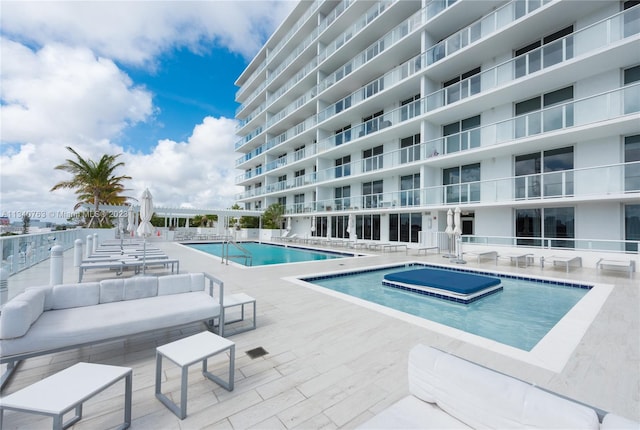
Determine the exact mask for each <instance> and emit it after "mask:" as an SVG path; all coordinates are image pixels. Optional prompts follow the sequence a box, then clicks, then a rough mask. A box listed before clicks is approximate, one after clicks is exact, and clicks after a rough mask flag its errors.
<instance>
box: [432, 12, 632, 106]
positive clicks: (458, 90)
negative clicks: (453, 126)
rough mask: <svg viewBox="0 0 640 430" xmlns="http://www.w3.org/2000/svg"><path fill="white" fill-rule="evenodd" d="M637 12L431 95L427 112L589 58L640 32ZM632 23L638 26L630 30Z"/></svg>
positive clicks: (600, 23) (559, 40) (572, 35)
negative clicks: (574, 60) (550, 68)
mask: <svg viewBox="0 0 640 430" xmlns="http://www.w3.org/2000/svg"><path fill="white" fill-rule="evenodd" d="M638 12H640V9H638V11H635V10H634V9H629V10H626V11H624V12H620V13H617V14H615V15H613V16H611V17H609V18H606V19H603V20H601V21H599V22H596V23H594V24H591V25H589V26H588V27H585V28H583V29H581V30H578V31H576V32H575V33H573V34H570V35H568V36H565V37H563V38H562V39H558V40H556V41H554V42H552V43H549V44H547V45H544V46H542V47H540V48H537V49H535V50H532V51H529V52H527V53H525V54H522V55H520V56H518V57H515V58H512V59H510V60H508V61H505V62H504V63H501V64H499V65H497V66H495V67H492V68H490V69H487V70H483V71H482V72H480V73H479V74H476V75H474V76H471V77H469V78H467V79H463V80H461V81H460V82H457V83H455V84H453V85H450V86H448V87H445V88H442V89H440V90H438V91H435V92H433V93H431V94H429V95H427V97H426V98H427V110H428V111H432V110H434V109H438V108H441V107H443V106H446V105H448V104H450V103H455V102H457V101H459V100H462V99H465V98H467V97H470V96H472V95H475V94H480V93H481V92H486V91H489V90H491V89H493V88H496V87H498V86H501V85H505V84H507V83H509V82H512V81H514V80H516V79H518V78H521V77H524V76H527V75H529V74H531V73H535V72H537V71H539V70H542V69H544V68H547V67H550V66H553V65H556V64H559V63H561V62H563V61H567V60H569V59H572V58H576V57H580V56H586V55H589V54H590V53H591V52H593V51H595V50H597V49H602V48H606V47H607V46H611V45H613V44H615V43H617V42H619V41H620V40H622V39H624V38H626V37H630V36H633V35H634V34H637V32H638V29H640V13H638ZM636 19H637V20H638V21H639V22H638V23H637V24H636V25H635V26H634V25H633V24H634V20H636ZM625 29H626V30H625ZM629 29H632V30H633V31H635V32H636V33H633V31H631V30H629Z"/></svg>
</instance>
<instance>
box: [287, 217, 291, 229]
mask: <svg viewBox="0 0 640 430" xmlns="http://www.w3.org/2000/svg"><path fill="white" fill-rule="evenodd" d="M286 230H287V231H291V217H287V228H286Z"/></svg>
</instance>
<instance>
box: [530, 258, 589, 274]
mask: <svg viewBox="0 0 640 430" xmlns="http://www.w3.org/2000/svg"><path fill="white" fill-rule="evenodd" d="M546 261H551V262H552V263H553V266H554V267H555V266H564V267H565V269H566V271H567V273H569V268H570V267H571V266H576V267H582V257H562V256H558V255H552V256H550V257H540V266H542V267H543V268H544V263H545V262H546Z"/></svg>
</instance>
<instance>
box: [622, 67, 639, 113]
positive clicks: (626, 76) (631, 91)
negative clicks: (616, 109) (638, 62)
mask: <svg viewBox="0 0 640 430" xmlns="http://www.w3.org/2000/svg"><path fill="white" fill-rule="evenodd" d="M622 75H623V82H624V85H625V86H626V85H631V84H634V83H638V82H640V66H635V67H630V68H628V69H625V70H624V71H623V74H622ZM639 111H640V85H634V86H631V87H629V88H625V89H624V113H626V114H628V113H634V112H639Z"/></svg>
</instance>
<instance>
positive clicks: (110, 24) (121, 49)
mask: <svg viewBox="0 0 640 430" xmlns="http://www.w3.org/2000/svg"><path fill="white" fill-rule="evenodd" d="M294 5H295V2H292V1H283V0H280V1H246V0H245V1H237V0H233V1H232V0H229V1H153V2H147V1H126V2H125V1H122V2H118V1H51V2H40V1H38V2H35V1H34V2H29V1H26V2H25V1H3V4H2V18H1V21H0V22H1V24H2V27H3V32H4V33H6V34H10V35H18V36H19V37H20V39H21V40H25V41H28V42H30V43H36V44H40V45H45V44H47V43H49V41H51V40H56V41H58V42H60V43H64V44H67V45H70V46H86V47H89V48H90V49H91V50H93V51H94V52H96V53H98V55H102V56H105V57H108V58H112V59H114V60H116V61H121V62H124V63H127V64H137V65H140V64H145V63H149V62H153V60H154V59H155V58H156V57H157V56H158V55H159V54H161V53H162V52H165V51H167V50H169V49H173V48H176V47H188V48H190V49H192V50H194V51H198V50H200V49H203V47H204V46H208V45H211V44H212V43H216V44H218V45H219V46H222V47H226V48H228V49H229V50H230V51H232V52H237V53H239V54H241V55H243V56H245V57H246V58H250V57H252V56H253V55H254V54H255V53H256V52H257V50H258V49H259V48H260V46H261V44H262V42H263V41H264V39H265V35H269V34H270V32H271V31H273V29H274V28H275V27H276V26H277V25H278V24H279V23H280V22H281V21H282V20H283V19H284V17H285V16H286V15H287V14H288V13H289V11H290V10H291V9H292V8H293V6H294Z"/></svg>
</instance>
